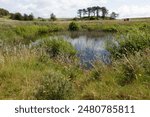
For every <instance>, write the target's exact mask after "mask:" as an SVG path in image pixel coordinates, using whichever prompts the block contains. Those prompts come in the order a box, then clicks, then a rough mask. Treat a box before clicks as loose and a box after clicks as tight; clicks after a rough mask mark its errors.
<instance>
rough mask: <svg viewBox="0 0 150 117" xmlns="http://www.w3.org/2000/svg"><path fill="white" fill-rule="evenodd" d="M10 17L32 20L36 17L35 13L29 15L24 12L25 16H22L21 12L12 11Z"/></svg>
mask: <svg viewBox="0 0 150 117" xmlns="http://www.w3.org/2000/svg"><path fill="white" fill-rule="evenodd" d="M10 19H12V20H24V21H32V20H33V19H34V16H33V14H30V15H27V14H24V16H22V14H21V13H15V14H13V13H11V16H10Z"/></svg>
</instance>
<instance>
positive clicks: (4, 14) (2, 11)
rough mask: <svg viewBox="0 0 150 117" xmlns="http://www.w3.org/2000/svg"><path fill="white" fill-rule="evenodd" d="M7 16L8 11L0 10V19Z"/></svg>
mask: <svg viewBox="0 0 150 117" xmlns="http://www.w3.org/2000/svg"><path fill="white" fill-rule="evenodd" d="M7 15H9V11H7V10H5V9H3V8H0V17H2V16H7Z"/></svg>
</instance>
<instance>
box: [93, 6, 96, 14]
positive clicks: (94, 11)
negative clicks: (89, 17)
mask: <svg viewBox="0 0 150 117" xmlns="http://www.w3.org/2000/svg"><path fill="white" fill-rule="evenodd" d="M92 13H93V14H94V16H95V15H96V7H95V6H94V7H92Z"/></svg>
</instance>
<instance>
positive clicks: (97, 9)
mask: <svg viewBox="0 0 150 117" xmlns="http://www.w3.org/2000/svg"><path fill="white" fill-rule="evenodd" d="M100 11H102V8H101V7H99V6H97V7H96V15H97V18H98V17H99V12H100Z"/></svg>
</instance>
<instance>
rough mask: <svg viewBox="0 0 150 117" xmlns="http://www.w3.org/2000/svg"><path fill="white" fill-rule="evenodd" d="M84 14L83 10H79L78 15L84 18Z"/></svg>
mask: <svg viewBox="0 0 150 117" xmlns="http://www.w3.org/2000/svg"><path fill="white" fill-rule="evenodd" d="M82 13H83V9H79V10H78V15H79V17H80V18H82Z"/></svg>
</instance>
